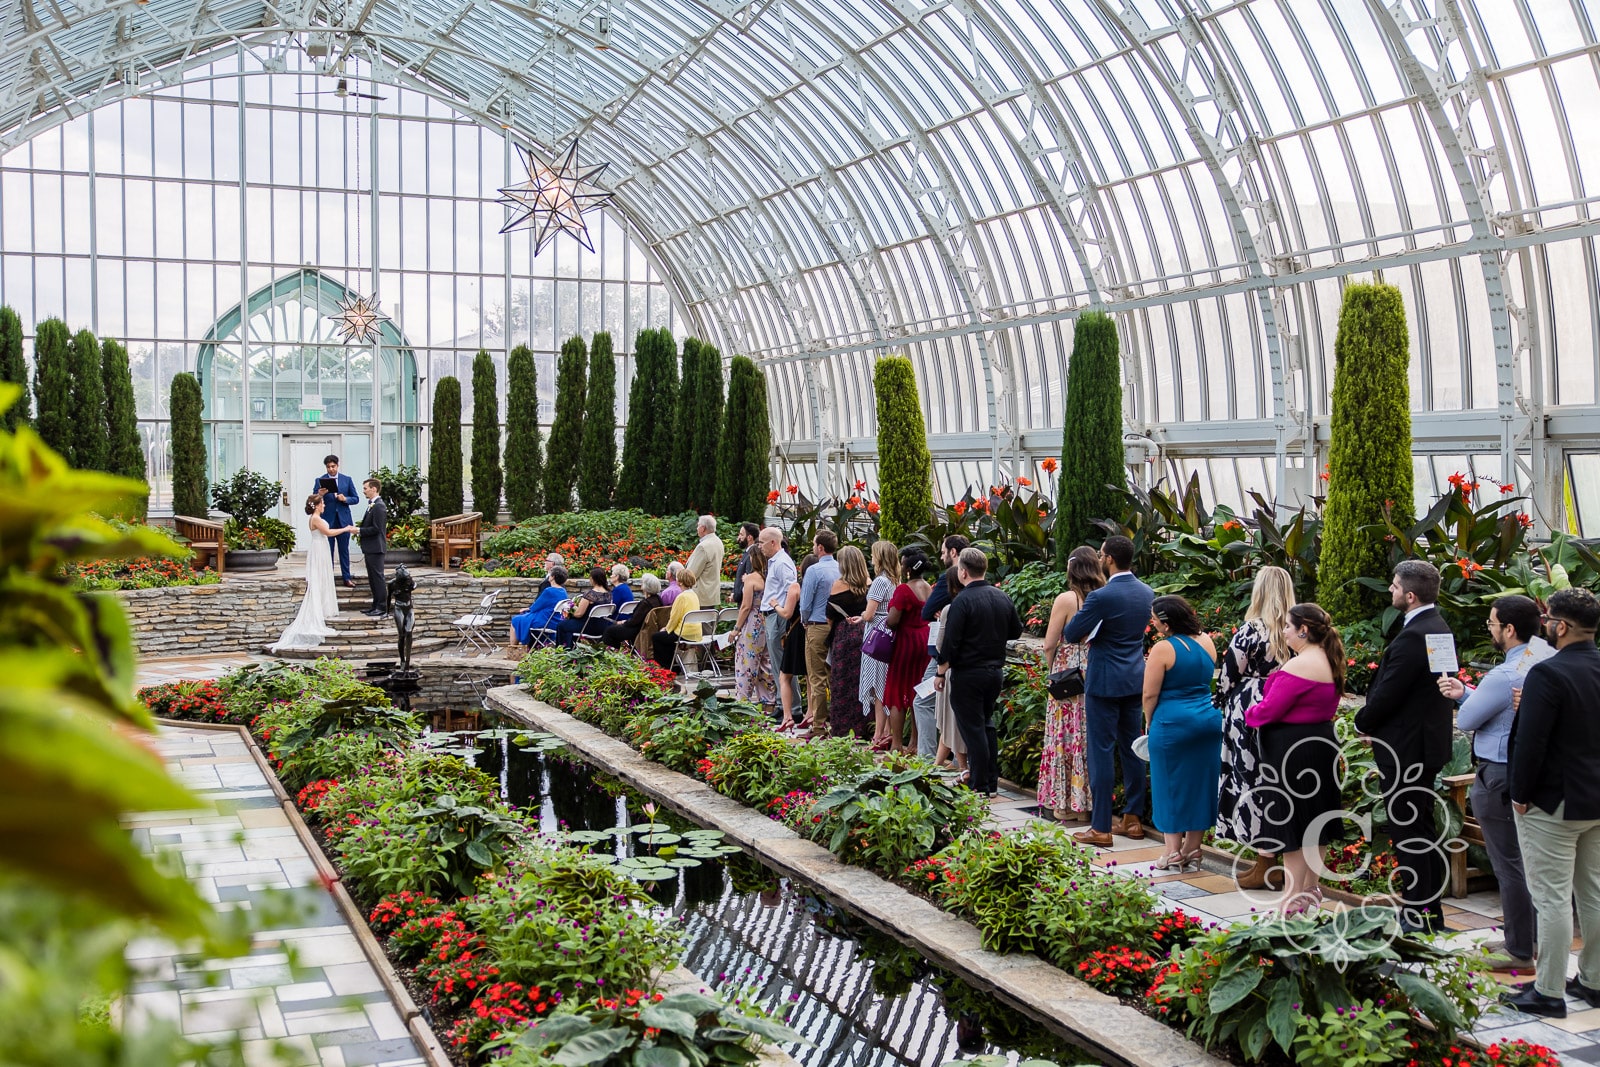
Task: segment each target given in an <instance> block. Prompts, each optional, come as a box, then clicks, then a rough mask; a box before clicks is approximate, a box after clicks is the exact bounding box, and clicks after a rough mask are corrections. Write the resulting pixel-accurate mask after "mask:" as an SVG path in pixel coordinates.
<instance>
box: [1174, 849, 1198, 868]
mask: <svg viewBox="0 0 1600 1067" xmlns="http://www.w3.org/2000/svg"><path fill="white" fill-rule="evenodd" d="M1178 859H1179V864H1178V866H1179V869H1180V870H1183V871H1185V872H1195V871H1199V870H1200V850H1199V849H1195V850H1194V851H1193V852H1180V853H1179V854H1178Z"/></svg>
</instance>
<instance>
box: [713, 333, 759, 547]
mask: <svg viewBox="0 0 1600 1067" xmlns="http://www.w3.org/2000/svg"><path fill="white" fill-rule="evenodd" d="M771 457H772V424H771V422H770V421H769V418H768V414H767V378H766V375H765V374H763V373H762V372H761V368H760V367H758V366H756V364H755V361H754V360H752V359H750V358H749V357H747V356H734V357H733V361H732V363H731V364H730V366H729V371H728V412H727V421H726V422H725V423H724V424H723V430H722V441H721V443H720V444H719V446H718V454H717V499H716V503H717V507H716V511H717V514H718V515H721V516H723V517H724V518H727V519H731V520H733V521H735V522H761V521H762V520H763V518H764V517H765V516H766V513H767V483H768V481H769V480H770V479H771V477H772V459H771ZM706 462H708V463H709V462H710V459H709V458H707V460H706Z"/></svg>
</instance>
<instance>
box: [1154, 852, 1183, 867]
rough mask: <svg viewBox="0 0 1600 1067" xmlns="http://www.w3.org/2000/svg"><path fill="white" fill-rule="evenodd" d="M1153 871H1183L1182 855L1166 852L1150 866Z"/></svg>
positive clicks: (1180, 853)
mask: <svg viewBox="0 0 1600 1067" xmlns="http://www.w3.org/2000/svg"><path fill="white" fill-rule="evenodd" d="M1150 869H1151V870H1153V871H1181V870H1183V853H1182V852H1166V853H1163V854H1162V856H1161V858H1160V859H1158V860H1156V861H1155V862H1154V863H1152V864H1151V865H1150Z"/></svg>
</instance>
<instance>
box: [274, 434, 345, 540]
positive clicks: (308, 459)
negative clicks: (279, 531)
mask: <svg viewBox="0 0 1600 1067" xmlns="http://www.w3.org/2000/svg"><path fill="white" fill-rule="evenodd" d="M338 443H339V439H338V437H337V436H331V437H301V436H299V435H293V436H287V437H285V438H284V439H283V466H282V468H280V469H282V470H283V471H285V472H287V473H286V474H285V476H284V479H283V495H284V496H285V497H287V498H288V500H289V502H288V503H287V504H285V505H283V516H282V517H283V521H284V522H286V523H288V524H289V525H290V526H293V527H294V532H295V548H296V549H298V550H300V551H301V552H304V551H305V548H306V542H307V541H308V540H309V539H310V537H311V531H310V529H309V528H308V527H307V525H306V522H307V520H306V497H308V496H310V495H311V491H312V489H313V488H314V487H315V485H316V482H317V479H318V478H320V477H322V475H323V474H325V473H326V468H324V467H323V465H322V460H323V457H324V456H330V455H337V454H338V452H339V449H338V448H337V447H335V446H337V445H338Z"/></svg>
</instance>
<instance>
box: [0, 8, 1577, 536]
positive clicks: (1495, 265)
mask: <svg viewBox="0 0 1600 1067" xmlns="http://www.w3.org/2000/svg"><path fill="white" fill-rule="evenodd" d="M0 10H3V11H4V15H3V22H0V40H3V50H0V152H3V151H4V150H5V149H7V148H9V147H12V146H16V145H18V144H21V143H23V142H25V141H26V140H28V139H29V138H30V137H32V136H34V135H36V134H37V133H39V132H40V131H41V130H44V129H47V128H49V127H50V126H52V125H54V124H58V123H60V122H63V121H65V120H67V119H69V118H72V117H74V116H77V115H80V114H82V113H84V112H85V111H87V110H90V109H93V108H94V107H96V106H98V105H100V104H102V103H105V102H108V101H111V100H115V99H118V98H121V97H123V96H126V95H128V94H130V93H135V92H141V91H144V90H146V89H148V88H150V87H151V86H153V85H171V84H175V83H177V82H180V81H182V80H183V79H184V78H185V76H186V72H188V71H190V70H192V69H194V68H198V67H200V66H203V65H204V64H206V63H209V62H211V61H213V60H214V59H215V58H216V57H217V56H218V55H220V54H224V53H227V52H239V53H240V54H241V55H242V56H243V57H244V59H243V62H244V64H245V69H247V70H254V71H263V72H272V71H283V70H286V69H290V68H293V69H297V70H303V69H306V68H307V66H308V65H314V66H315V68H316V69H318V70H324V71H340V70H342V69H343V67H342V64H345V63H350V62H359V63H361V64H362V65H363V67H365V68H366V69H367V70H369V71H370V76H371V77H372V79H373V80H375V81H377V82H380V83H388V84H394V85H399V86H404V87H408V88H411V89H415V90H419V91H422V92H425V93H427V94H429V95H431V96H433V97H435V98H437V99H440V100H442V101H445V102H448V103H449V104H450V105H451V106H452V107H453V108H455V109H456V110H458V111H459V112H461V113H463V114H466V115H469V116H472V117H473V118H475V119H477V120H478V121H480V122H483V123H485V124H489V125H494V126H501V127H505V128H508V129H510V130H511V131H513V135H514V136H515V137H517V138H518V139H519V140H521V141H523V142H524V143H526V144H528V145H530V146H532V147H533V149H534V150H535V151H537V152H539V153H540V154H542V155H544V156H546V157H547V158H548V157H551V156H553V155H555V154H556V153H558V152H561V151H564V150H565V149H566V148H567V147H568V146H569V145H571V144H572V143H573V141H574V140H575V139H576V138H578V137H580V136H581V137H582V138H583V140H582V144H583V153H584V155H585V157H586V160H585V162H590V161H592V162H601V161H605V162H609V163H610V164H611V167H610V170H609V171H608V172H607V175H606V177H607V179H608V184H607V186H606V188H607V189H608V190H610V191H613V192H614V193H615V194H616V198H615V201H614V204H615V207H616V210H618V211H620V212H621V213H623V214H624V215H626V216H627V217H628V219H629V220H630V224H631V226H630V228H631V229H632V230H633V231H634V232H635V233H636V234H637V235H638V237H639V239H640V240H641V241H642V242H643V243H644V244H646V245H648V246H649V248H650V251H651V258H652V261H653V262H655V263H657V264H659V265H660V268H661V270H662V271H663V273H664V275H665V276H666V277H667V278H668V280H669V281H670V283H671V284H672V285H673V286H674V287H675V288H676V289H677V290H678V293H679V295H680V296H681V298H682V299H683V301H684V304H685V306H686V308H687V309H688V311H689V314H690V316H691V318H692V319H693V321H694V325H695V326H696V328H697V329H698V330H700V331H701V332H702V333H704V334H706V335H708V336H710V337H712V338H713V339H715V340H716V341H717V342H718V343H719V344H720V345H721V346H722V347H723V349H724V350H725V351H730V352H732V351H739V352H745V353H748V354H750V355H752V356H754V357H756V358H758V359H760V360H763V361H764V362H766V364H767V366H768V373H769V378H770V380H771V382H772V387H773V392H774V398H773V399H774V403H773V409H774V412H775V415H774V419H775V426H774V430H775V438H776V441H777V447H778V451H779V457H780V460H781V461H782V462H784V463H785V464H788V465H790V466H792V467H794V468H797V469H800V468H803V469H805V470H807V471H808V473H807V475H806V477H807V478H808V480H809V483H810V485H811V486H812V487H821V486H822V485H824V484H826V483H828V482H829V481H830V480H836V479H838V478H841V477H847V476H849V475H850V471H851V470H853V469H859V468H861V467H863V466H868V467H870V464H871V462H872V456H873V444H874V442H873V405H872V397H871V382H870V372H871V361H872V360H873V358H875V356H877V355H878V354H881V353H883V352H886V351H891V350H893V351H904V352H906V353H907V354H909V355H911V357H912V358H913V359H914V360H915V361H916V362H917V363H918V366H919V372H920V377H921V380H922V384H923V388H924V401H925V405H926V409H927V414H928V421H929V429H930V432H931V436H932V441H933V444H934V447H935V452H936V454H937V455H938V456H939V457H940V458H941V460H942V461H945V462H947V463H949V464H955V465H956V466H955V467H952V470H957V471H958V472H966V471H968V468H967V467H963V466H960V464H961V463H962V462H963V461H967V460H975V461H978V462H979V463H980V465H981V466H982V467H983V468H986V469H987V471H988V474H989V476H993V474H994V473H996V472H998V471H999V470H1002V469H1011V470H1013V471H1015V472H1022V471H1023V470H1025V469H1031V468H1030V466H1029V464H1030V462H1031V460H1032V459H1033V458H1037V457H1042V456H1045V455H1050V454H1053V453H1054V452H1055V451H1056V446H1055V440H1056V439H1055V430H1054V429H1053V427H1055V426H1056V425H1057V424H1058V420H1059V417H1060V414H1059V413H1060V397H1059V393H1060V383H1061V381H1062V380H1063V378H1064V373H1065V366H1066V361H1067V353H1068V351H1069V350H1070V345H1071V321H1072V319H1073V318H1074V317H1075V316H1076V315H1077V314H1079V313H1080V312H1081V311H1083V310H1084V309H1087V308H1103V309H1107V310H1110V311H1112V312H1114V313H1116V314H1117V315H1118V317H1119V324H1120V326H1121V330H1122V336H1123V341H1124V350H1125V368H1126V373H1127V383H1126V385H1127V396H1128V403H1127V405H1126V408H1127V412H1128V421H1129V423H1130V426H1129V429H1130V431H1133V432H1135V433H1137V434H1140V435H1142V436H1144V437H1147V438H1149V443H1148V444H1147V445H1146V447H1149V448H1154V449H1158V450H1160V451H1161V454H1162V455H1164V456H1166V457H1167V458H1171V459H1175V460H1176V459H1184V458H1185V457H1197V456H1204V455H1216V454H1222V455H1228V456H1233V455H1240V454H1253V455H1259V456H1263V457H1267V458H1268V463H1267V465H1266V466H1265V467H1263V468H1262V469H1263V470H1266V471H1269V472H1270V473H1269V475H1268V479H1269V480H1270V481H1271V482H1272V484H1271V485H1270V486H1261V487H1260V488H1267V489H1269V490H1272V491H1275V492H1277V493H1278V494H1280V495H1283V496H1293V495H1295V494H1296V493H1298V494H1305V493H1309V492H1311V491H1312V490H1313V489H1314V488H1315V477H1314V473H1315V471H1317V470H1318V469H1319V468H1320V465H1321V464H1320V455H1321V450H1322V443H1321V439H1322V438H1324V437H1325V433H1326V431H1325V429H1324V424H1325V422H1326V419H1325V410H1326V397H1327V395H1328V390H1329V387H1330V384H1331V375H1332V341H1333V337H1332V333H1333V325H1334V320H1335V318H1336V314H1337V301H1338V288H1339V285H1340V283H1341V280H1342V279H1344V278H1345V277H1347V276H1349V275H1352V274H1361V275H1367V274H1372V273H1381V274H1382V276H1383V277H1384V278H1385V280H1388V281H1391V282H1395V283H1396V284H1399V285H1401V287H1402V288H1403V289H1404V290H1405V292H1406V296H1407V304H1408V309H1409V313H1410V315H1411V330H1412V337H1413V347H1414V356H1415V359H1414V364H1415V373H1414V374H1413V380H1412V385H1413V390H1414V395H1413V398H1412V400H1413V408H1414V409H1415V411H1416V412H1417V415H1418V418H1417V434H1416V436H1417V441H1418V450H1419V451H1420V452H1448V453H1458V454H1461V455H1473V454H1479V455H1493V456H1497V457H1498V462H1499V470H1500V472H1501V474H1502V476H1503V477H1505V478H1507V479H1515V480H1516V481H1518V482H1527V481H1528V480H1529V479H1532V480H1533V481H1535V482H1536V483H1537V485H1538V490H1539V493H1540V497H1539V501H1538V503H1539V508H1540V517H1541V519H1543V520H1545V521H1555V520H1554V518H1553V517H1554V516H1556V515H1558V514H1559V512H1560V509H1561V504H1562V492H1561V487H1560V485H1559V483H1560V481H1561V479H1560V478H1559V477H1556V476H1555V473H1556V472H1557V471H1558V470H1559V461H1560V458H1561V456H1562V449H1563V448H1569V449H1570V448H1571V447H1573V445H1574V442H1580V443H1581V442H1583V441H1585V440H1586V436H1585V435H1586V434H1587V433H1588V432H1589V431H1590V430H1591V429H1592V428H1593V427H1594V426H1595V425H1600V407H1597V406H1596V402H1597V400H1600V397H1597V396H1596V381H1597V380H1600V372H1597V362H1600V356H1597V352H1600V341H1596V338H1600V312H1597V307H1596V303H1597V302H1596V301H1595V300H1594V299H1593V293H1594V291H1595V285H1594V279H1593V275H1594V274H1595V273H1596V268H1595V267H1594V263H1595V262H1596V257H1595V255H1594V248H1593V240H1594V238H1595V236H1596V234H1597V231H1600V222H1597V221H1596V219H1595V217H1594V212H1593V210H1592V207H1593V203H1594V200H1595V194H1594V193H1592V192H1590V191H1589V187H1590V186H1591V185H1593V184H1595V183H1596V182H1600V142H1597V141H1596V139H1595V138H1593V137H1590V136H1587V135H1586V134H1583V133H1581V132H1580V131H1579V130H1578V129H1576V128H1575V126H1574V124H1572V123H1569V122H1568V121H1567V117H1568V115H1569V114H1573V113H1578V114H1580V115H1581V114H1583V113H1585V112H1588V113H1593V111H1594V109H1595V107H1596V105H1600V80H1597V70H1600V66H1597V61H1600V26H1597V25H1596V20H1595V18H1594V13H1593V12H1592V11H1590V10H1589V9H1588V6H1587V5H1585V4H1583V3H1579V2H1573V3H1571V4H1550V3H1542V2H1535V0H1496V2H1495V3H1488V2H1487V0H1392V2H1391V0H1339V2H1335V0H1324V2H1320V3H1317V2H1313V3H1298V2H1296V3H1291V2H1288V0H803V2H802V0H748V2H746V0H534V2H532V3H524V2H520V0H519V2H512V0H440V2H437V3H430V4H423V3H419V2H417V0H331V2H330V0H289V2H282V3H279V2H263V0H148V2H141V0H77V2H72V0H11V2H10V3H8V4H6V5H5V6H4V8H3V9H0ZM1580 125H1581V126H1583V127H1584V128H1586V127H1587V126H1588V125H1589V124H1588V123H1582V124H1580ZM1553 263H1560V264H1564V265H1570V264H1574V263H1576V264H1581V265H1582V267H1583V271H1584V277H1585V278H1587V279H1588V290H1587V291H1588V294H1589V295H1588V297H1587V298H1586V301H1585V303H1584V304H1583V305H1582V306H1576V307H1575V306H1569V305H1568V303H1567V302H1566V301H1564V299H1562V297H1563V295H1564V294H1565V293H1567V292H1568V291H1569V290H1570V279H1567V278H1566V276H1565V275H1564V274H1563V271H1562V270H1560V269H1557V268H1553V266H1552V264H1553ZM1566 316H1579V317H1582V318H1583V319H1584V323H1583V325H1582V327H1581V328H1577V329H1575V328H1573V326H1572V324H1571V323H1570V322H1564V321H1563V317H1566ZM1586 339H1587V340H1588V342H1589V343H1588V344H1584V341H1585V340H1586ZM947 480H949V481H951V484H954V482H955V481H959V477H957V476H956V475H952V476H951V479H947Z"/></svg>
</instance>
